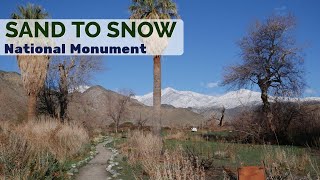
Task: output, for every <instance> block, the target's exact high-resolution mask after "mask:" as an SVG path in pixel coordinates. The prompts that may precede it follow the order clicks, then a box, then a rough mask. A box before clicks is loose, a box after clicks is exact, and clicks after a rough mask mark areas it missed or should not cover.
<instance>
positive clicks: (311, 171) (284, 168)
mask: <svg viewBox="0 0 320 180" xmlns="http://www.w3.org/2000/svg"><path fill="white" fill-rule="evenodd" d="M264 155H265V157H264V162H265V166H266V171H267V175H268V178H269V179H299V178H300V179H303V178H304V179H305V178H308V179H312V178H311V176H312V177H314V178H315V177H317V178H316V179H319V168H318V166H317V163H316V162H315V161H312V159H311V157H310V155H309V154H307V153H306V152H303V153H301V154H298V155H297V153H294V152H290V151H286V150H284V149H280V148H276V149H273V150H272V149H267V150H266V152H265V154H264ZM306 175H307V176H306Z"/></svg>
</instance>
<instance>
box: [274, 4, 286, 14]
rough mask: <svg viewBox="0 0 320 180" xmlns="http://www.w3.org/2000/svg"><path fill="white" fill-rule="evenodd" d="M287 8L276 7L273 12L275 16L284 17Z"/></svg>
mask: <svg viewBox="0 0 320 180" xmlns="http://www.w3.org/2000/svg"><path fill="white" fill-rule="evenodd" d="M287 9H288V8H287V6H284V5H283V6H281V7H276V8H274V11H275V12H276V14H278V15H285V14H286V13H287Z"/></svg>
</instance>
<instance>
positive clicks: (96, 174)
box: [75, 143, 112, 180]
mask: <svg viewBox="0 0 320 180" xmlns="http://www.w3.org/2000/svg"><path fill="white" fill-rule="evenodd" d="M97 151H98V152H99V154H97V155H96V157H94V158H93V159H92V160H91V161H89V163H88V164H87V165H85V166H84V167H82V168H80V170H79V174H77V175H76V178H75V179H76V180H91V179H92V180H100V179H101V180H106V178H107V176H108V172H107V171H106V166H107V162H108V160H109V158H110V157H111V154H112V152H111V151H110V150H108V149H107V148H105V147H104V146H103V143H100V144H98V145H97Z"/></svg>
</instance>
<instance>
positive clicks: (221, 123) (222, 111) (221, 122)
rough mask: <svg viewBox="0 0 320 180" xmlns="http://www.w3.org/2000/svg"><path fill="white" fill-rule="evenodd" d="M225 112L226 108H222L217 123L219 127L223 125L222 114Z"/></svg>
mask: <svg viewBox="0 0 320 180" xmlns="http://www.w3.org/2000/svg"><path fill="white" fill-rule="evenodd" d="M225 112H226V108H225V107H223V108H222V110H221V118H220V122H219V126H220V127H222V125H223V119H224V113H225Z"/></svg>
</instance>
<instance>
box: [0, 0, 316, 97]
mask: <svg viewBox="0 0 320 180" xmlns="http://www.w3.org/2000/svg"><path fill="white" fill-rule="evenodd" d="M28 2H31V3H34V4H39V5H42V6H43V7H44V8H45V9H46V10H47V11H48V12H49V13H50V15H51V17H52V18H60V19H77V18H85V19H122V18H123V19H126V18H128V17H129V15H130V14H129V11H128V10H127V9H128V7H129V5H130V2H131V1H130V0H90V1H79V0H68V1H66V0H31V1H30V0H10V1H9V0H3V1H2V2H1V5H0V18H1V19H6V18H9V17H10V14H11V13H12V12H13V11H15V10H16V7H17V5H24V4H26V3H28ZM176 2H177V4H178V8H179V13H180V15H181V18H182V19H183V21H184V24H185V49H184V54H183V55H182V56H167V57H163V61H162V87H163V88H165V87H173V88H175V89H178V90H191V91H196V92H199V93H205V94H221V93H224V92H225V91H226V90H227V88H225V87H218V86H217V83H218V82H219V81H221V78H222V72H223V68H224V67H226V66H227V65H230V64H232V63H235V62H239V57H238V54H239V49H238V47H237V46H236V44H235V42H236V41H237V40H239V39H240V38H241V37H242V36H244V35H245V33H246V31H247V30H248V27H249V26H250V25H251V24H252V23H254V22H255V20H263V19H266V18H267V17H268V16H269V15H271V14H273V13H287V12H291V13H293V14H294V15H295V16H296V18H297V29H296V31H295V35H296V37H297V42H298V44H299V45H302V46H304V47H306V49H305V51H304V52H305V69H306V82H307V84H308V87H307V89H306V93H305V96H320V81H319V78H320V71H319V67H320V60H319V57H320V35H319V34H320V23H319V17H320V11H319V7H320V1H317V0H313V1H311V0H310V1H301V0H288V1H283V0H268V1H261V0H241V1H238V0H197V1H194V0H191V1H189V0H176ZM104 65H105V67H106V69H107V70H106V71H104V72H100V73H99V74H95V75H94V79H93V81H92V84H99V85H102V86H104V87H105V88H108V89H112V90H117V89H121V88H130V89H132V90H133V91H134V92H135V93H136V94H139V95H140V94H145V93H147V92H151V91H152V87H153V72H152V68H153V65H152V57H142V56H132V57H124V56H117V57H116V56H106V57H104ZM0 69H1V70H5V71H18V68H17V64H16V60H15V57H14V56H11V57H5V56H1V57H0Z"/></svg>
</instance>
